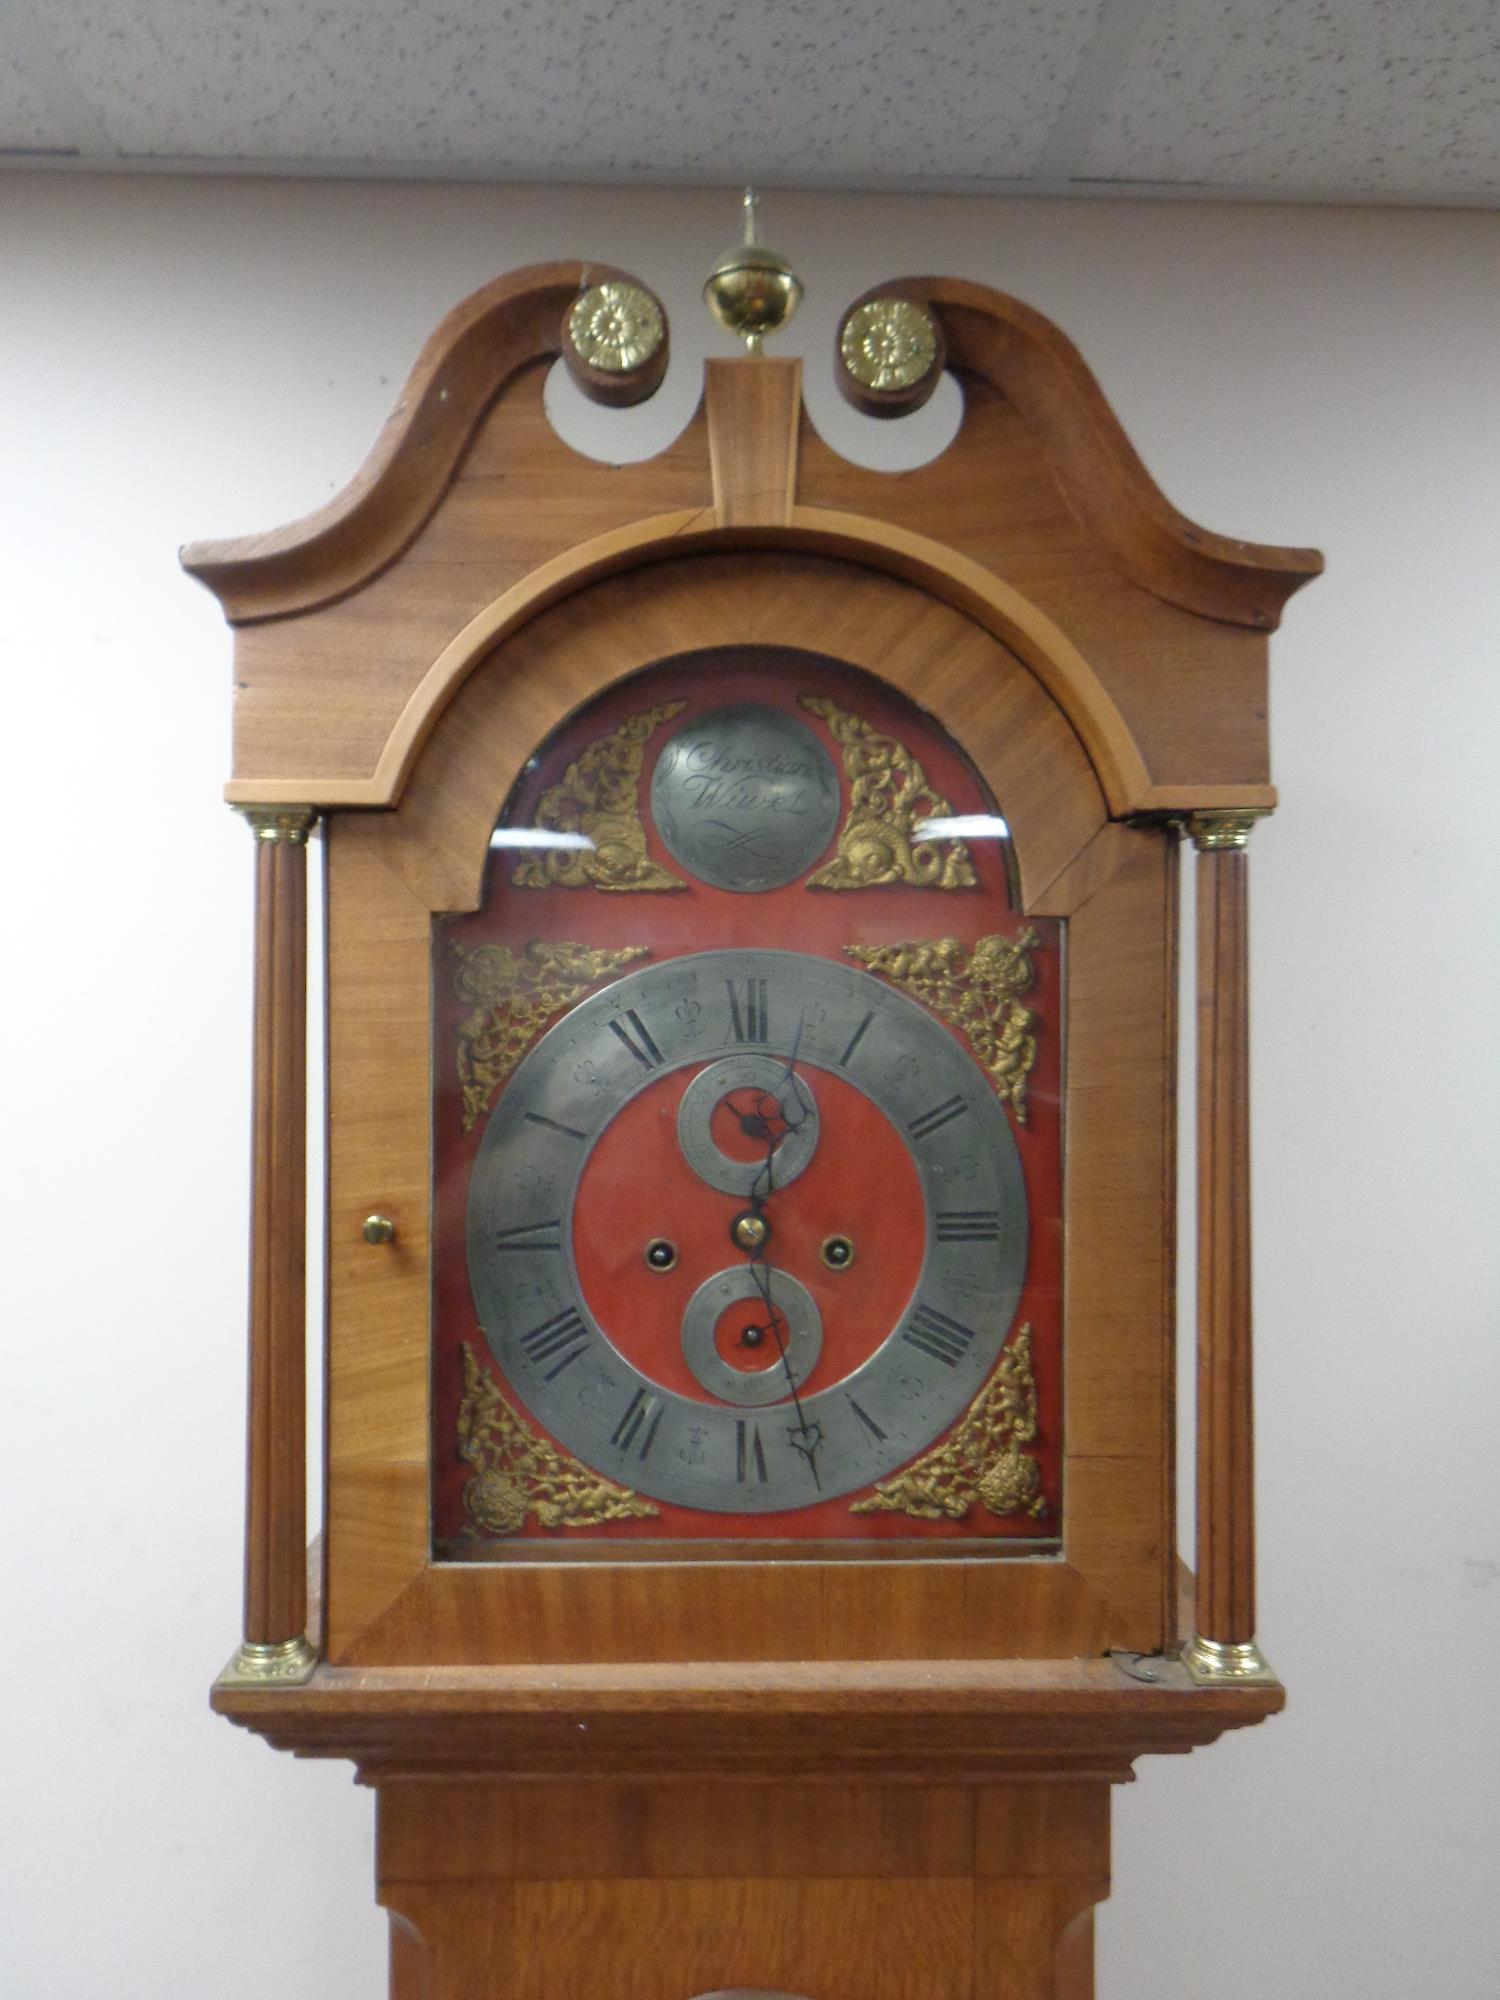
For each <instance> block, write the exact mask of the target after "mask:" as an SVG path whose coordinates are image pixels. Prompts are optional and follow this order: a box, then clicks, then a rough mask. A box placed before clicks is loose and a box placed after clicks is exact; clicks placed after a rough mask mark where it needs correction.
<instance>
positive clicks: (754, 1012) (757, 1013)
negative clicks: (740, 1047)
mask: <svg viewBox="0 0 1500 2000" xmlns="http://www.w3.org/2000/svg"><path fill="white" fill-rule="evenodd" d="M724 985H725V988H726V990H727V992H728V994H729V1027H730V1032H731V1033H732V1034H733V1036H734V1039H735V1040H736V1041H737V1042H763V1041H765V1040H766V1038H767V1028H766V1019H767V1015H768V1013H769V1011H770V1008H769V1003H768V999H767V992H766V989H767V987H768V986H769V985H770V981H769V980H767V979H726V980H725V981H724Z"/></svg>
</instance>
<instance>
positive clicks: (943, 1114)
mask: <svg viewBox="0 0 1500 2000" xmlns="http://www.w3.org/2000/svg"><path fill="white" fill-rule="evenodd" d="M968 1108H969V1107H968V1105H967V1104H965V1102H964V1100H963V1099H962V1098H961V1097H948V1098H945V1099H944V1100H943V1102H942V1103H941V1104H934V1105H933V1107H932V1109H931V1110H930V1111H924V1112H923V1113H922V1115H921V1117H920V1118H913V1120H912V1121H911V1123H910V1124H909V1125H908V1126H907V1128H906V1129H907V1131H908V1132H910V1134H911V1135H912V1137H913V1138H914V1139H930V1138H931V1137H932V1135H933V1133H934V1132H936V1131H938V1130H940V1129H941V1127H942V1126H944V1125H951V1124H952V1122H953V1120H954V1119H955V1118H962V1117H963V1115H964V1113H965V1112H966V1111H967V1110H968Z"/></svg>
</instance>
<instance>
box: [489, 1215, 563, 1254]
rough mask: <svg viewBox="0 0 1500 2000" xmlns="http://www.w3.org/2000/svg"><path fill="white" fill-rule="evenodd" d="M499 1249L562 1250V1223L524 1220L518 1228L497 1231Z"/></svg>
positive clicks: (496, 1245) (497, 1246)
mask: <svg viewBox="0 0 1500 2000" xmlns="http://www.w3.org/2000/svg"><path fill="white" fill-rule="evenodd" d="M495 1248H496V1249H497V1250H561V1248H562V1223H561V1222H560V1221H556V1222H523V1223H521V1224H520V1226H519V1227H518V1228H516V1229H497V1230H496V1231H495Z"/></svg>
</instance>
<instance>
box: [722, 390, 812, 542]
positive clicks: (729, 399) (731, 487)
mask: <svg viewBox="0 0 1500 2000" xmlns="http://www.w3.org/2000/svg"><path fill="white" fill-rule="evenodd" d="M704 410H705V413H706V415H707V419H708V460H709V468H710V472H711V476H712V479H713V490H714V519H715V521H716V523H717V525H718V526H719V527H721V528H743V527H768V528H774V527H782V526H784V525H785V523H786V522H787V521H788V520H789V519H790V518H791V511H792V503H793V502H794V500H795V499H796V497H797V433H798V430H799V428H800V425H801V420H802V363H801V362H800V361H769V360H767V359H766V358H765V357H764V356H758V357H756V358H755V359H753V360H751V359H745V358H741V359H740V360H737V361H709V362H706V363H705V364H704Z"/></svg>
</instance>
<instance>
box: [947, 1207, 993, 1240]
mask: <svg viewBox="0 0 1500 2000" xmlns="http://www.w3.org/2000/svg"><path fill="white" fill-rule="evenodd" d="M937 1240H938V1242H939V1243H998V1242H999V1240H1000V1211H999V1209H998V1208H940V1209H939V1210H938V1213H937Z"/></svg>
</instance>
